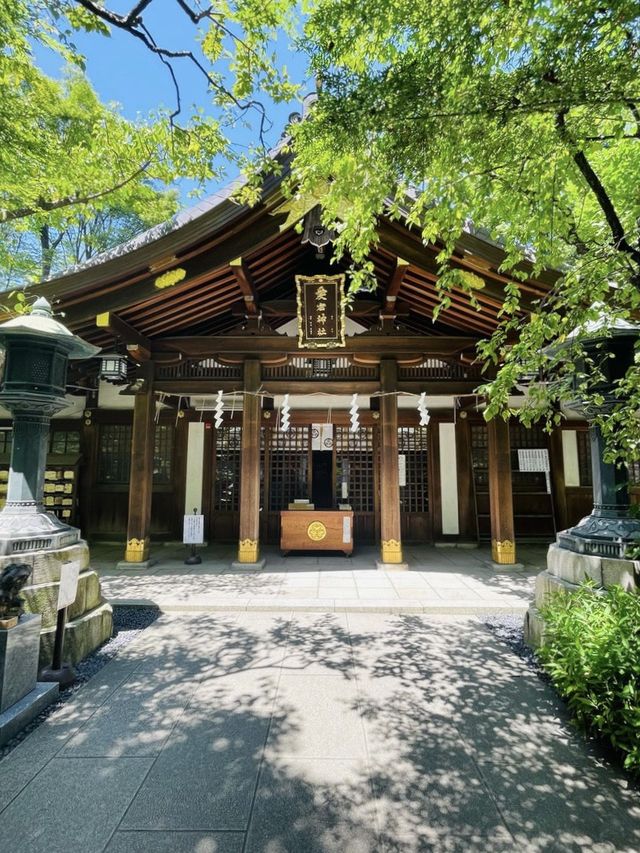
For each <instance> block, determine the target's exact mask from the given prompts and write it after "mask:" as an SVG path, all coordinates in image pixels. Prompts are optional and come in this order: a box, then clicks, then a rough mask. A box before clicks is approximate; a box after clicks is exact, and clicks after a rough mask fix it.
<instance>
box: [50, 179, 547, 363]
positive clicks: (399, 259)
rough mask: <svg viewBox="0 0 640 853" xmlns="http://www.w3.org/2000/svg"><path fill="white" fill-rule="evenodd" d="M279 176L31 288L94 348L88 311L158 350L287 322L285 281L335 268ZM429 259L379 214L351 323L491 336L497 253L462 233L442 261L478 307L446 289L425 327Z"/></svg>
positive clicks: (430, 293)
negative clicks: (250, 322) (301, 226)
mask: <svg viewBox="0 0 640 853" xmlns="http://www.w3.org/2000/svg"><path fill="white" fill-rule="evenodd" d="M286 171H287V170H286V164H285V169H284V172H283V175H281V176H279V177H270V178H268V179H267V180H266V181H265V184H264V186H263V189H262V198H261V201H260V202H259V204H258V205H257V206H256V207H254V208H248V207H246V206H242V205H239V204H237V203H236V202H235V201H234V200H233V197H232V193H233V190H234V189H235V185H231V186H230V187H229V188H227V189H226V190H223V191H221V192H220V193H217V194H215V195H214V196H211V197H209V198H208V199H205V200H204V201H202V202H201V203H200V204H198V205H196V207H195V208H192V209H191V210H189V211H185V212H183V213H181V214H178V216H177V217H174V219H172V220H171V221H170V222H168V223H165V224H163V225H160V226H156V227H155V228H152V229H150V230H149V231H148V232H145V234H143V235H140V236H139V237H136V238H134V239H133V240H131V241H129V242H128V243H127V244H124V245H123V246H120V247H116V248H115V249H113V250H111V251H109V252H107V253H105V254H104V255H102V256H99V257H97V258H94V259H92V261H91V262H90V263H88V264H85V265H83V266H81V267H77V268H73V269H71V270H68V271H67V272H65V273H63V274H61V275H58V276H57V277H56V278H53V279H51V280H49V281H46V282H42V283H40V284H38V285H35V286H34V287H33V289H34V290H35V291H36V292H37V293H38V294H42V295H45V296H46V297H47V298H48V299H49V300H50V301H51V302H52V303H53V304H54V308H55V310H56V311H61V312H64V316H65V323H66V324H67V325H68V326H69V327H70V328H71V329H72V330H73V331H75V332H76V333H77V334H79V335H81V336H82V337H83V338H85V339H86V340H88V341H90V342H92V343H94V344H97V345H99V346H102V347H111V346H113V344H114V332H113V329H112V328H111V327H108V328H98V327H97V326H96V316H97V315H99V314H103V313H104V312H110V315H112V316H114V315H115V316H116V318H117V320H118V322H119V323H120V324H121V328H125V329H129V330H132V334H134V333H135V334H134V337H135V335H137V336H139V340H141V341H142V342H143V344H150V345H151V346H152V348H155V347H156V346H157V348H158V349H159V350H163V349H166V347H165V346H163V342H164V341H165V340H166V339H168V338H170V339H172V340H173V341H175V339H176V338H181V337H197V338H201V337H211V336H220V335H225V334H228V333H229V332H231V331H232V330H234V329H236V328H237V327H238V325H239V323H241V321H242V320H243V318H244V316H245V315H247V313H249V314H250V313H251V312H254V309H255V312H254V313H255V314H256V315H257V314H258V313H261V314H262V319H263V320H264V321H265V322H266V323H268V324H269V326H270V327H271V328H272V329H277V328H278V327H279V326H281V325H282V324H284V323H286V322H288V321H289V320H291V319H292V318H293V317H294V316H295V282H294V277H295V275H296V274H298V273H301V274H305V275H309V274H318V273H321V272H327V273H330V274H333V273H335V272H337V271H340V270H341V269H344V268H345V266H346V264H344V263H343V264H337V265H336V264H330V263H329V261H328V260H323V261H318V260H317V259H316V254H315V253H316V250H315V248H314V247H312V246H309V245H308V244H303V243H302V235H301V234H300V233H299V230H297V229H296V224H297V223H298V222H299V221H300V219H301V218H302V217H303V216H304V214H305V213H306V210H302V209H300V208H299V207H298V208H296V206H295V203H293V202H290V201H288V200H287V199H286V198H285V197H284V195H283V193H282V190H281V186H282V180H283V176H284V174H285V173H286ZM311 204H313V203H311ZM310 206H311V205H310ZM438 252H439V247H438V246H432V245H429V246H424V245H423V243H422V240H421V238H420V235H419V234H418V233H417V232H416V231H415V230H414V229H411V228H409V227H407V226H405V225H404V224H402V223H400V222H390V221H388V220H386V219H381V221H380V223H379V228H378V244H377V245H376V246H375V247H372V249H371V251H370V253H369V259H370V260H371V261H372V263H373V267H374V270H375V277H376V280H377V285H378V286H377V289H376V290H375V291H374V292H372V293H370V294H361V295H359V296H357V297H356V301H355V304H354V309H353V316H354V319H356V320H357V322H358V323H360V324H361V325H363V326H364V327H365V328H367V329H372V328H373V327H375V326H377V324H378V323H379V315H380V313H381V312H382V313H387V314H389V313H390V312H391V313H395V314H396V315H397V321H398V323H399V324H400V325H401V327H402V328H403V329H405V330H406V331H407V334H411V333H413V334H416V333H417V334H419V335H420V336H428V337H431V338H434V337H440V338H442V337H460V336H465V337H469V338H475V339H478V338H482V337H486V336H487V335H489V334H491V332H492V331H493V330H494V329H495V328H496V325H497V322H498V319H497V315H498V312H499V310H500V307H501V305H502V300H503V293H504V285H505V283H506V282H508V281H509V280H510V279H509V278H508V277H506V276H505V275H503V274H500V273H499V272H498V268H499V266H500V264H501V262H502V260H503V257H504V255H503V252H502V251H501V249H500V247H498V246H496V245H495V244H493V243H491V242H489V241H488V240H483V239H482V238H481V237H479V236H477V235H474V234H471V233H469V234H465V235H464V236H463V237H462V238H461V240H460V241H459V245H458V247H457V251H456V255H455V257H454V260H453V264H454V265H455V266H458V267H460V268H461V269H465V270H469V271H471V272H473V273H475V274H476V275H478V276H480V277H481V278H482V279H483V281H484V282H485V286H484V288H483V289H481V290H478V291H476V298H477V301H478V303H479V306H480V310H477V309H476V308H474V307H472V306H471V305H470V304H469V300H468V297H467V296H466V295H465V294H464V293H462V292H461V291H456V290H454V291H453V292H452V293H451V307H450V308H448V309H447V310H446V311H444V312H443V313H442V314H441V315H440V318H439V319H438V320H437V321H436V322H433V317H432V312H433V309H434V307H435V306H436V304H437V302H438V296H437V294H436V291H435V282H436V281H437V275H438V264H437V260H436V257H437V254H438ZM176 269H179V270H183V271H184V278H183V279H182V280H181V281H179V282H178V283H176V284H173V285H172V286H168V287H165V288H159V287H158V279H159V278H160V277H161V276H162V275H164V274H165V273H166V272H167V271H171V270H176ZM160 283H161V282H160ZM552 283H553V276H551V275H546V276H544V277H543V278H541V279H539V280H531V279H530V280H527V281H525V282H522V283H520V287H521V289H522V293H523V296H524V298H525V301H526V300H536V299H538V298H540V297H542V296H544V295H545V293H547V292H548V290H549V288H550V286H551V285H552ZM391 297H394V298H391ZM127 342H128V343H130V342H131V341H127Z"/></svg>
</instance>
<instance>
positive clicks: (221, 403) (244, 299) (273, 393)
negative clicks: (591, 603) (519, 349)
mask: <svg viewBox="0 0 640 853" xmlns="http://www.w3.org/2000/svg"><path fill="white" fill-rule="evenodd" d="M286 172H287V169H286V164H285V168H284V169H283V176H284V175H286ZM283 176H280V177H270V178H268V179H267V180H266V181H265V184H264V187H263V190H262V196H261V200H260V202H259V204H257V205H256V206H254V207H252V208H249V207H246V206H242V205H239V204H238V203H237V202H236V201H234V199H233V190H234V188H235V187H234V186H231V187H230V188H228V189H227V190H224V191H221V192H219V193H216V194H215V195H213V196H210V197H208V198H206V199H205V200H203V201H201V202H200V203H199V204H197V205H196V206H195V207H194V208H192V209H190V210H187V211H184V212H181V213H179V214H178V215H177V216H175V217H174V218H173V219H172V220H170V221H169V222H167V223H164V224H163V225H159V226H157V227H154V228H152V229H150V230H149V231H147V232H145V233H144V234H141V235H139V236H137V237H136V238H134V239H133V240H131V241H129V242H128V243H126V244H124V245H121V246H119V247H117V248H115V249H113V250H111V251H109V252H107V253H105V254H103V255H101V256H98V257H96V258H93V259H92V260H91V261H89V262H88V263H85V264H83V265H82V266H78V267H76V268H73V269H71V270H69V271H67V272H65V273H64V274H61V275H59V276H57V277H56V278H54V279H52V280H49V281H47V282H45V283H42V284H39V285H37V286H35V287H34V288H33V290H34V291H35V292H36V293H38V294H39V295H43V296H46V297H47V299H48V300H49V301H50V302H51V303H52V304H53V306H54V311H55V312H60V313H61V314H62V315H63V320H64V323H65V324H66V325H67V326H68V327H69V328H70V329H71V330H72V331H73V332H75V333H76V334H77V335H79V336H81V337H82V338H84V339H85V340H86V341H89V342H91V343H93V344H96V345H98V346H100V347H102V348H103V353H104V356H109V357H108V358H105V357H104V356H103V358H102V360H100V359H94V360H92V361H87V362H81V363H77V364H75V365H74V367H73V370H72V371H71V373H70V380H69V381H70V383H71V385H70V388H69V395H70V396H69V403H70V405H69V408H68V409H67V410H65V411H63V412H61V413H60V415H58V416H56V418H55V419H54V421H53V427H52V431H51V444H50V454H49V458H48V464H47V470H46V475H45V503H46V506H47V507H48V508H49V509H50V510H52V511H53V512H55V513H57V514H59V515H60V516H61V517H62V518H64V519H65V520H66V521H69V522H71V523H72V524H76V525H77V526H79V527H80V528H81V530H82V535H83V536H84V537H85V538H87V539H88V540H89V541H90V542H96V541H111V542H113V541H117V542H121V543H122V546H123V558H125V559H126V560H127V561H129V562H134V563H144V562H145V561H146V560H147V559H148V558H149V555H150V552H151V551H152V550H153V549H155V547H156V546H159V545H161V543H163V542H167V541H176V540H178V541H180V540H182V535H183V520H184V515H185V514H191V513H194V511H195V513H196V514H201V515H203V516H204V537H205V540H206V541H208V542H209V543H216V542H231V541H232V542H234V543H236V545H237V560H238V561H239V562H240V563H245V564H259V561H260V556H261V548H262V546H263V545H265V544H267V545H276V546H278V545H280V544H281V534H282V531H283V529H284V528H283V525H284V524H285V522H286V524H293V528H292V532H291V536H292V537H293V538H292V539H290V540H287V542H285V545H284V547H285V550H289V548H288V547H287V545H289V546H290V548H291V550H296V549H298V548H303V547H304V545H305V541H308V543H309V544H313V547H316V548H317V547H322V546H321V545H318V543H321V542H322V541H323V539H325V538H326V543H325V546H326V547H327V548H328V547H329V546H331V548H332V549H334V548H335V549H336V550H345V551H346V552H349V551H350V550H351V548H355V549H356V550H357V549H358V547H359V546H363V545H369V546H371V545H376V546H377V547H378V549H379V560H380V561H381V563H383V564H401V563H402V562H403V548H405V546H406V545H407V544H409V543H416V542H418V543H432V542H435V543H451V544H455V543H461V544H462V543H477V542H480V543H482V542H486V543H489V542H491V545H492V549H493V557H494V560H495V561H496V562H498V563H503V564H506V565H508V564H510V563H514V562H515V561H516V559H517V543H518V542H520V541H531V540H538V541H551V540H552V539H553V538H554V536H555V532H556V530H560V529H563V528H565V527H567V526H569V525H570V524H573V523H575V522H577V521H578V520H579V519H580V518H581V517H582V516H583V515H585V514H587V513H588V512H589V511H590V509H591V466H590V450H589V439H588V433H587V431H586V424H585V423H583V422H581V421H580V420H577V419H575V420H571V419H567V420H565V421H564V422H563V424H562V425H561V427H560V428H558V429H557V430H555V431H554V432H553V433H552V434H547V433H546V432H544V431H543V429H542V428H540V427H532V428H530V429H527V428H525V427H524V426H522V425H521V424H520V423H519V422H516V421H512V422H511V423H505V422H504V421H503V420H501V419H495V420H493V421H491V422H489V423H486V422H485V421H484V419H483V417H482V398H480V397H479V396H478V395H477V394H476V389H477V388H478V386H479V385H480V384H481V383H482V382H483V381H484V377H483V376H482V375H481V371H480V365H479V364H478V363H476V360H475V347H476V343H477V342H478V341H479V340H481V339H482V338H485V337H487V336H489V335H490V334H491V332H492V331H493V330H494V329H495V328H496V326H497V324H498V312H499V311H500V307H501V305H502V300H503V293H504V286H505V284H506V283H507V282H508V281H509V279H508V278H507V277H506V276H505V275H504V274H501V273H500V272H498V270H499V267H500V264H501V263H502V260H503V253H502V251H501V249H500V247H499V246H497V245H496V244H494V243H492V242H490V241H488V240H487V239H484V238H483V237H482V236H480V235H479V234H476V233H471V232H469V233H465V235H464V236H463V237H462V238H461V239H460V241H459V243H458V245H457V249H456V252H455V255H454V258H453V266H454V267H456V268H458V269H460V270H466V271H468V272H470V273H473V274H474V275H475V276H479V277H480V278H481V279H482V281H483V282H484V286H483V287H482V288H481V289H479V290H477V291H476V297H477V300H478V303H479V305H480V310H476V309H475V308H473V307H472V306H470V304H469V300H468V297H467V296H466V295H465V294H464V293H463V292H461V291H456V290H454V291H453V292H452V293H451V305H450V307H449V308H447V310H445V311H442V312H441V313H440V315H439V316H438V319H437V320H436V321H434V320H433V309H434V307H435V306H436V305H437V303H438V295H437V293H436V282H437V275H438V264H437V261H436V256H437V254H438V252H439V249H440V247H438V246H437V245H429V246H424V245H423V243H422V240H421V237H420V234H419V233H418V232H417V230H416V229H414V228H412V227H410V226H408V225H406V224H403V223H402V222H399V221H390V220H387V219H385V218H384V217H383V218H381V219H380V222H379V226H378V242H377V244H376V245H375V246H373V247H372V248H371V251H370V253H369V260H370V261H371V263H372V264H373V268H374V270H375V278H376V281H377V288H376V289H375V291H371V292H368V293H360V294H356V295H355V297H354V298H353V299H352V300H351V301H349V302H348V303H347V304H345V301H344V297H345V290H346V287H347V282H346V272H347V270H346V267H347V264H346V263H344V264H340V263H338V264H335V263H331V259H332V252H333V249H332V236H333V235H332V234H331V233H330V232H328V231H327V230H326V229H325V228H324V227H323V226H322V224H321V220H320V214H319V208H318V206H317V202H316V201H314V200H311V201H309V203H308V204H306V205H304V204H301V203H300V201H299V200H298V201H295V202H294V201H292V200H291V199H288V198H287V197H286V196H285V194H284V192H283V189H282V180H283ZM552 281H553V279H552V278H551V277H546V276H542V277H540V278H534V277H533V276H532V277H531V278H529V279H527V280H526V281H524V282H522V283H521V284H520V287H521V290H522V294H523V304H524V305H525V306H526V304H527V302H532V301H534V300H537V299H539V298H540V297H543V296H544V295H545V293H547V292H548V290H549V288H550V286H551V285H552ZM513 402H514V405H518V399H517V398H514V401H513ZM10 444H11V422H10V420H9V419H8V416H7V418H6V419H5V420H3V421H1V422H0V492H1V491H2V488H3V487H4V490H5V491H6V479H7V471H8V464H9V452H10ZM301 507H304V508H303V509H301ZM345 519H347V521H345ZM318 524H319V525H320V526H319V527H318ZM323 529H324V534H323ZM287 535H289V534H287ZM300 536H302V539H301V538H300ZM305 536H306V537H307V540H305Z"/></svg>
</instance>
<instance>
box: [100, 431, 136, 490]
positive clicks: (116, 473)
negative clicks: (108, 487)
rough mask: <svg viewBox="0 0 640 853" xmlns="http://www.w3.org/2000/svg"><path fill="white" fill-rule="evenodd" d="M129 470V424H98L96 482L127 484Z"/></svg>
mask: <svg viewBox="0 0 640 853" xmlns="http://www.w3.org/2000/svg"><path fill="white" fill-rule="evenodd" d="M130 470H131V424H100V430H99V433H98V483H103V484H122V485H125V484H128V483H129V471H130Z"/></svg>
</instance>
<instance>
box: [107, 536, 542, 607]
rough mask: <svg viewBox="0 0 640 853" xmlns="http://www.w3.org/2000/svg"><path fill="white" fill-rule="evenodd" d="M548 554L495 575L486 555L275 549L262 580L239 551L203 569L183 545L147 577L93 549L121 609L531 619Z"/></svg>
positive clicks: (529, 552)
mask: <svg viewBox="0 0 640 853" xmlns="http://www.w3.org/2000/svg"><path fill="white" fill-rule="evenodd" d="M546 550H547V549H546V546H542V545H538V546H533V545H528V546H527V545H524V546H521V547H520V548H519V551H518V558H519V559H520V560H521V561H522V566H521V568H518V569H506V570H505V571H500V572H497V571H496V570H495V568H494V567H493V563H492V561H491V552H490V550H489V549H488V548H486V547H483V548H435V547H432V546H427V545H416V546H408V547H407V548H406V549H405V558H406V559H407V561H408V564H409V571H405V572H381V571H377V570H376V568H375V561H376V558H377V556H378V553H377V549H375V548H360V549H358V551H357V553H356V554H355V555H354V556H353V557H352V558H351V559H347V558H345V557H344V556H342V555H339V556H336V555H333V554H320V555H317V554H316V555H314V554H304V555H300V556H290V557H286V558H284V557H281V556H280V554H279V552H278V551H277V550H276V549H273V548H272V549H267V550H266V551H265V556H266V558H267V563H266V566H265V568H264V569H263V570H262V571H260V572H245V571H238V570H232V569H231V568H230V566H231V563H232V561H233V560H234V558H235V553H234V550H233V547H232V546H230V545H227V546H225V545H221V546H217V547H215V548H207V549H204V550H203V552H202V556H203V563H202V565H201V566H185V565H184V558H185V555H186V553H187V552H186V551H185V548H184V546H177V547H176V546H174V547H164V548H163V547H162V546H159V547H157V548H156V549H155V551H154V554H153V556H155V557H157V558H158V563H157V564H156V565H155V566H152V567H151V568H149V569H125V570H123V569H117V568H116V563H117V561H118V560H119V559H121V557H122V550H121V549H120V548H113V547H111V548H106V547H104V546H103V547H94V548H92V550H91V554H92V565H94V566H95V567H96V568H98V569H99V570H100V577H101V582H102V589H103V593H104V595H105V596H106V597H107V598H108V599H109V600H110V601H112V602H113V603H114V604H136V603H138V604H150V603H153V604H156V605H157V606H159V607H160V608H161V609H162V610H164V611H167V612H171V611H182V612H185V611H199V612H204V611H207V610H211V611H216V610H230V611H260V610H267V611H271V612H273V611H281V612H285V613H292V612H300V611H311V612H328V611H335V612H386V613H433V614H456V615H462V614H479V613H524V612H525V611H526V609H527V607H528V605H529V602H530V600H531V598H532V597H533V583H534V578H535V576H536V574H538V573H539V572H540V571H542V569H543V568H544V565H545V556H546Z"/></svg>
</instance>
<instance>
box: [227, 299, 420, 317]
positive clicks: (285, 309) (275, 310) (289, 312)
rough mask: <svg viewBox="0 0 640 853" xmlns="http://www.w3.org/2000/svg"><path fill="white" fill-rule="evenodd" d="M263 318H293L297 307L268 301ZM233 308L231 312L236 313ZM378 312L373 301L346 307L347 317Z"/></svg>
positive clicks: (291, 301) (283, 301) (290, 301)
mask: <svg viewBox="0 0 640 853" xmlns="http://www.w3.org/2000/svg"><path fill="white" fill-rule="evenodd" d="M260 307H261V310H262V314H263V316H264V317H295V316H296V315H297V313H298V307H297V305H296V301H295V299H270V300H269V301H268V302H263V303H262V305H261V306H260ZM402 308H403V310H405V311H407V310H408V309H407V306H406V305H403V306H402ZM237 310H238V308H237V307H234V309H232V311H237ZM379 310H380V303H379V302H375V301H374V300H373V299H356V300H354V302H352V303H351V305H349V306H348V307H347V316H348V317H366V316H368V315H372V314H377V313H378V311H379Z"/></svg>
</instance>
